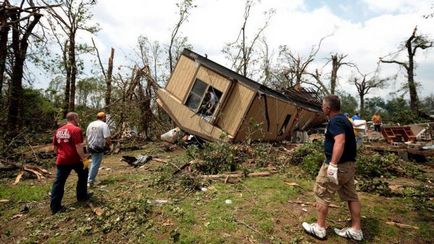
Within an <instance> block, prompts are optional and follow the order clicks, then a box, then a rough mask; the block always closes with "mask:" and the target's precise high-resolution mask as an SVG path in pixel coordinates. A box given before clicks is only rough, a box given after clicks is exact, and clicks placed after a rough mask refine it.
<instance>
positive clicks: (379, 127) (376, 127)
mask: <svg viewBox="0 0 434 244" xmlns="http://www.w3.org/2000/svg"><path fill="white" fill-rule="evenodd" d="M374 130H375V131H378V132H381V125H380V124H378V125H374Z"/></svg>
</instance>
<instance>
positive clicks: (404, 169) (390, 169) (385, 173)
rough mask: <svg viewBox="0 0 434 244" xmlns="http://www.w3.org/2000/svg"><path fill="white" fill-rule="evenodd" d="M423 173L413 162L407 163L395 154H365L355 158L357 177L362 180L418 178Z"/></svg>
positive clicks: (361, 153)
mask: <svg viewBox="0 0 434 244" xmlns="http://www.w3.org/2000/svg"><path fill="white" fill-rule="evenodd" d="M423 173H424V171H423V170H422V169H420V168H419V167H417V166H416V165H415V164H414V163H413V162H407V161H404V160H402V159H400V158H399V156H397V155H396V154H393V153H389V154H384V155H382V154H379V153H372V154H371V153H368V154H367V153H365V152H363V151H361V152H360V153H359V155H358V157H357V175H358V176H359V177H362V178H373V177H386V178H390V177H393V176H401V177H411V178H420V177H422V176H423Z"/></svg>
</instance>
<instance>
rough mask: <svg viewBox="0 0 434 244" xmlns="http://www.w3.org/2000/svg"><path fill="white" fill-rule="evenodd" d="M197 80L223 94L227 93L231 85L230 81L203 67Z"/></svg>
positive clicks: (198, 73)
mask: <svg viewBox="0 0 434 244" xmlns="http://www.w3.org/2000/svg"><path fill="white" fill-rule="evenodd" d="M196 78H197V79H200V80H202V81H204V82H205V83H208V84H210V85H211V86H213V87H214V88H217V90H219V91H221V92H222V93H225V92H226V91H227V89H228V88H229V86H230V84H231V81H230V80H228V79H226V78H224V77H223V76H221V75H219V74H217V73H215V72H214V71H211V70H209V69H207V68H205V67H203V66H201V67H200V68H199V70H198V71H197V75H196Z"/></svg>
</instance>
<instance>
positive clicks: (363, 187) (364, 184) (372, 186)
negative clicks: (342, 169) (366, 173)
mask: <svg viewBox="0 0 434 244" xmlns="http://www.w3.org/2000/svg"><path fill="white" fill-rule="evenodd" d="M359 189H360V191H363V192H371V193H374V192H375V193H378V194H379V195H380V196H392V190H391V189H390V188H389V183H387V182H385V181H383V180H381V179H362V180H361V181H360V182H359Z"/></svg>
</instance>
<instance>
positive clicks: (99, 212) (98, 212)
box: [87, 203, 104, 216]
mask: <svg viewBox="0 0 434 244" xmlns="http://www.w3.org/2000/svg"><path fill="white" fill-rule="evenodd" d="M87 205H88V206H89V207H90V209H92V212H94V213H95V214H96V215H97V216H101V215H102V214H103V213H104V210H103V209H102V208H100V207H95V206H93V204H92V203H88V204H87Z"/></svg>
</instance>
